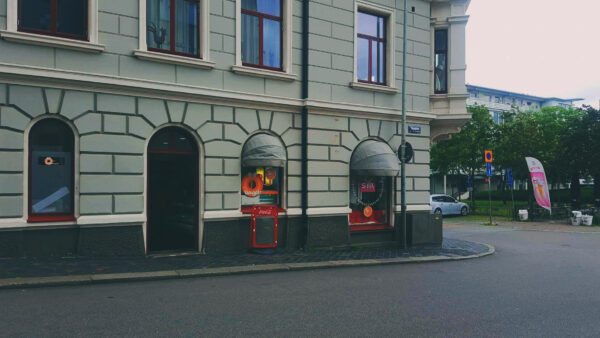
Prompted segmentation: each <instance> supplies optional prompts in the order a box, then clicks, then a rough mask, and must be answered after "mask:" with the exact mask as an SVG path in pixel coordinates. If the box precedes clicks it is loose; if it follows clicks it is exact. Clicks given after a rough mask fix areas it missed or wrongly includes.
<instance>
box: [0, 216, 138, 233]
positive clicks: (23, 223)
mask: <svg viewBox="0 0 600 338" xmlns="http://www.w3.org/2000/svg"><path fill="white" fill-rule="evenodd" d="M145 220H146V219H145V216H144V215H143V214H118V215H89V216H80V217H79V218H77V220H76V221H69V222H35V223H27V220H26V219H24V218H3V219H0V230H16V229H52V228H69V227H80V228H83V227H97V226H127V225H132V224H139V225H142V224H143V223H144V222H145Z"/></svg>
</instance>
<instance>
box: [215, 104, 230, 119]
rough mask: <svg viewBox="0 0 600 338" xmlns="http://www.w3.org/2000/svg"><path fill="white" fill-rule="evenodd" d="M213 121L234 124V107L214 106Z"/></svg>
mask: <svg viewBox="0 0 600 338" xmlns="http://www.w3.org/2000/svg"><path fill="white" fill-rule="evenodd" d="M213 109H214V114H213V119H214V120H215V121H221V122H233V107H225V106H214V107H213Z"/></svg>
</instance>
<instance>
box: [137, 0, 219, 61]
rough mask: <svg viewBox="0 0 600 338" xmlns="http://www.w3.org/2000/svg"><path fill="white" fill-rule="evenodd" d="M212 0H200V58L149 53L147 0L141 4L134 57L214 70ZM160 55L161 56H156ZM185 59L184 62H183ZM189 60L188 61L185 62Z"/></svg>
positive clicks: (141, 1)
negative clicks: (211, 42) (211, 35)
mask: <svg viewBox="0 0 600 338" xmlns="http://www.w3.org/2000/svg"><path fill="white" fill-rule="evenodd" d="M209 1H210V0H198V4H199V10H200V26H199V27H198V36H199V37H200V42H199V46H198V51H199V54H200V55H199V58H193V57H186V56H179V55H173V54H167V53H160V52H149V51H148V41H147V32H146V26H147V25H146V22H147V16H146V13H147V12H146V9H147V0H140V3H139V10H140V12H139V46H138V50H136V51H134V53H133V55H135V56H136V57H138V58H140V59H144V60H150V61H156V62H166V63H173V64H178V65H182V66H190V67H196V68H213V67H214V62H210V10H209V8H210V7H209V5H210V4H209ZM156 54H159V55H156ZM182 59H183V60H182ZM185 60H188V61H185Z"/></svg>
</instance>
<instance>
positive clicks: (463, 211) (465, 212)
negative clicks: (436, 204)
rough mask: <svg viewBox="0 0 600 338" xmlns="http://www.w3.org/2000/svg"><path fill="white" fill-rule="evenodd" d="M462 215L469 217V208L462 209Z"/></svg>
mask: <svg viewBox="0 0 600 338" xmlns="http://www.w3.org/2000/svg"><path fill="white" fill-rule="evenodd" d="M460 214H461V215H463V216H467V215H468V214H469V211H468V210H467V207H462V209H460Z"/></svg>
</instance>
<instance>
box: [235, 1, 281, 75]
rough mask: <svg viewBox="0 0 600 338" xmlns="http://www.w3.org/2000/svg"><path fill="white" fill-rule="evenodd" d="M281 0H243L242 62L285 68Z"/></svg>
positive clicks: (247, 64)
mask: <svg viewBox="0 0 600 338" xmlns="http://www.w3.org/2000/svg"><path fill="white" fill-rule="evenodd" d="M281 19H282V6H281V0H242V22H241V24H242V27H241V34H242V36H241V40H242V43H241V52H242V65H244V66H250V67H258V68H265V69H271V70H282V29H281V27H282V25H281V23H282V20H281Z"/></svg>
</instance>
